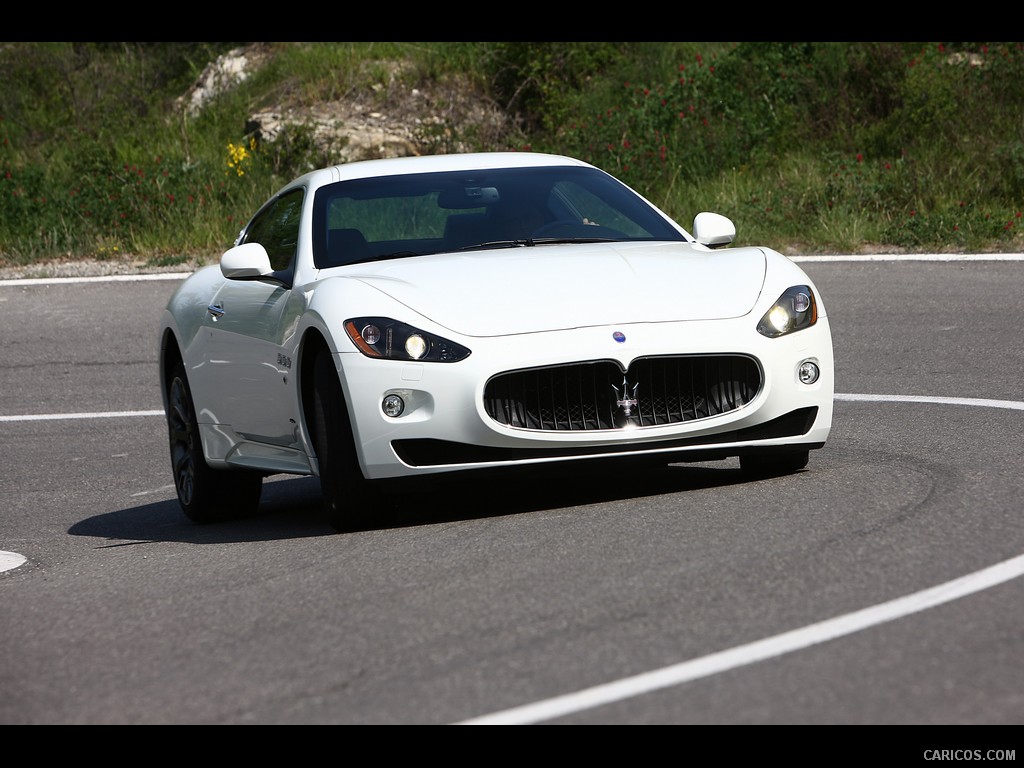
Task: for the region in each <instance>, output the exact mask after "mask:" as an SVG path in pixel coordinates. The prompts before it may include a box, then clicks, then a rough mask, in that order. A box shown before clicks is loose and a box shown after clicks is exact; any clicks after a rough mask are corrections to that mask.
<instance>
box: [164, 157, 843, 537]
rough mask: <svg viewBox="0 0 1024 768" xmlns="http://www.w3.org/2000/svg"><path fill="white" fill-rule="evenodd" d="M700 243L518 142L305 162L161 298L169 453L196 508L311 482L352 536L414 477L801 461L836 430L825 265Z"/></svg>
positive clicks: (573, 166) (207, 511)
mask: <svg viewBox="0 0 1024 768" xmlns="http://www.w3.org/2000/svg"><path fill="white" fill-rule="evenodd" d="M734 237H735V227H734V226H733V223H732V222H731V221H730V220H729V219H727V218H725V217H723V216H720V215H718V214H714V213H700V214H698V215H697V216H696V217H695V219H694V221H693V228H692V234H691V233H690V232H687V231H686V230H685V229H683V228H682V227H681V226H680V225H679V224H677V223H676V222H674V221H673V220H672V219H670V218H669V217H668V216H667V215H666V214H665V213H663V212H662V211H660V210H659V209H658V208H656V207H655V206H654V205H652V204H651V203H650V202H649V201H648V200H646V199H645V198H644V197H642V196H641V195H639V194H637V193H636V192H635V191H633V190H632V189H630V188H629V187H627V186H625V185H624V184H623V183H621V182H620V181H618V180H616V179H615V178H614V177H612V176H611V175H609V174H608V173H606V172H604V171H602V170H600V169H598V168H595V167H594V166H592V165H589V164H587V163H584V162H581V161H579V160H576V159H572V158H568V157H561V156H555V155H546V154H535V153H525V152H508V153H478V154H456V155H440V156H434V157H407V158H398V159H389V160H371V161H365V162H355V163H350V164H347V165H340V166H335V167H332V168H325V169H322V170H318V171H314V172H312V173H309V174H306V175H304V176H302V177H301V178H298V179H296V180H294V181H293V182H291V183H290V184H288V185H286V186H285V187H283V188H282V189H281V190H280V191H279V192H278V193H277V194H275V195H274V196H273V197H272V198H271V199H270V200H269V201H267V203H266V204H265V205H263V207H261V208H260V209H259V211H257V212H256V214H255V216H253V217H252V219H251V220H250V221H249V223H248V224H247V225H246V226H245V228H244V229H243V230H242V231H241V233H240V234H239V237H238V239H237V240H236V241H235V244H234V246H233V247H232V248H231V249H230V250H228V251H227V252H226V253H224V255H223V256H222V258H221V260H220V264H219V265H217V266H209V267H205V268H202V269H200V270H198V271H196V272H195V273H194V274H192V275H190V276H189V277H188V278H187V279H186V280H185V281H184V282H183V283H182V285H181V286H180V288H179V289H178V290H177V291H176V292H175V294H174V295H173V297H172V298H171V299H170V301H169V302H168V305H167V307H166V310H165V311H164V312H163V315H162V319H161V327H160V339H159V356H160V357H159V359H160V383H161V389H162V392H163V398H164V407H165V411H166V414H167V423H168V428H169V435H170V453H171V465H172V470H173V474H174V482H175V486H176V488H177V494H178V499H179V501H180V504H181V507H182V509H183V511H184V513H185V515H186V516H187V517H188V518H190V519H191V520H193V521H196V522H207V521H215V520H224V519H228V518H234V517H238V516H242V515H245V514H250V513H252V512H253V511H254V510H255V509H256V507H257V505H258V504H259V500H260V494H261V486H262V483H263V478H264V477H266V476H268V475H272V474H279V473H287V474H294V475H315V476H317V477H319V481H320V487H321V490H322V492H323V498H324V504H325V507H326V509H327V515H328V519H329V521H330V523H331V525H333V526H334V528H335V529H337V530H352V529H357V528H360V527H365V526H372V525H373V524H374V522H375V517H374V510H375V508H376V507H377V506H378V501H379V495H380V492H381V490H382V486H387V485H389V484H390V485H395V484H397V483H398V481H399V479H400V478H422V477H425V476H437V475H438V474H439V473H454V472H463V471H477V470H483V469H496V470H499V471H500V470H501V469H502V468H510V467H522V466H525V465H540V464H545V463H551V462H580V461H592V460H600V461H602V462H607V461H616V460H622V459H631V458H633V459H635V458H646V459H650V460H653V461H657V462H661V463H665V464H667V463H676V462H698V461H701V462H703V461H711V460H718V459H726V458H729V457H738V459H739V464H740V467H741V468H742V469H743V470H745V471H748V472H751V473H755V474H765V473H778V472H793V471H796V470H799V469H802V468H803V467H805V466H806V465H807V463H808V456H809V451H811V450H812V449H817V448H821V447H822V446H823V445H824V444H825V440H826V438H827V437H828V434H829V430H830V429H831V424H832V402H833V354H832V337H831V331H830V329H829V323H828V317H827V315H826V312H825V307H824V305H823V303H822V299H821V296H820V295H819V293H818V290H817V288H816V287H815V286H814V284H813V283H812V282H811V280H810V278H809V277H808V276H807V275H806V274H805V273H804V272H803V270H801V269H800V267H799V266H797V265H796V264H795V263H793V262H792V261H791V260H790V259H788V258H786V257H785V256H783V255H781V254H779V253H777V252H775V251H772V250H770V249H768V248H760V247H726V246H729V245H730V243H731V242H732V240H733V238H734Z"/></svg>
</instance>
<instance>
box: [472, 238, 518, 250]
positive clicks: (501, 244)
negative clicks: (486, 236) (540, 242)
mask: <svg viewBox="0 0 1024 768" xmlns="http://www.w3.org/2000/svg"><path fill="white" fill-rule="evenodd" d="M534 243H535V241H534V240H531V239H530V238H528V237H527V238H524V239H521V240H488V241H487V242H486V243H475V244H474V245H464V246H462V247H461V248H459V250H460V251H482V250H483V249H484V248H521V247H523V246H528V245H534Z"/></svg>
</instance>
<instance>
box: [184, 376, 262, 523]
mask: <svg viewBox="0 0 1024 768" xmlns="http://www.w3.org/2000/svg"><path fill="white" fill-rule="evenodd" d="M167 432H168V436H169V439H170V448H171V471H172V472H173V474H174V488H175V490H176V491H177V493H178V503H179V504H180V505H181V510H182V512H184V513H185V517H187V518H188V519H189V520H192V521H193V522H196V523H213V522H220V521H223V520H233V519H236V518H239V517H245V516H247V515H251V514H253V513H254V512H255V511H256V508H257V507H258V506H259V503H260V495H261V494H262V492H263V475H261V474H260V473H258V472H251V471H246V470H236V469H213V468H211V467H210V465H209V464H207V463H206V458H205V457H204V456H203V444H202V440H201V439H200V436H199V424H198V422H197V420H196V410H195V404H194V403H193V401H192V392H191V391H190V390H189V386H188V379H187V378H186V377H185V368H184V366H183V365H182V364H181V363H178V364H177V365H175V367H174V369H173V371H172V373H171V380H170V383H169V384H168V386H167Z"/></svg>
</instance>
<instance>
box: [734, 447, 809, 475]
mask: <svg viewBox="0 0 1024 768" xmlns="http://www.w3.org/2000/svg"><path fill="white" fill-rule="evenodd" d="M810 453H811V452H810V451H791V452H779V453H758V454H750V455H748V456H740V469H742V470H743V471H744V472H746V473H747V474H750V475H760V476H770V475H788V474H789V473H791V472H797V471H799V470H801V469H803V468H804V467H806V466H807V462H808V460H809V458H810Z"/></svg>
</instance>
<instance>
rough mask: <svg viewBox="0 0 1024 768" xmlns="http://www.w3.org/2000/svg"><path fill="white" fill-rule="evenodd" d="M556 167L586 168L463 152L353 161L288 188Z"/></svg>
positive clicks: (555, 158) (534, 155)
mask: <svg viewBox="0 0 1024 768" xmlns="http://www.w3.org/2000/svg"><path fill="white" fill-rule="evenodd" d="M556 165H575V166H582V167H587V166H589V165H590V164H589V163H585V162H583V161H582V160H578V159H576V158H573V157H567V156H564V155H553V154H547V153H544V152H466V153H455V154H450V155H423V156H408V157H391V158H383V159H378V160H357V161H355V162H351V163H345V164H343V165H333V166H330V167H328V168H321V169H319V170H316V171H311V172H309V173H307V174H305V175H304V176H301V177H299V178H298V179H295V180H294V181H293V182H292V183H291V184H289V185H288V186H289V187H291V186H295V185H296V184H311V185H312V186H320V185H322V184H327V183H330V182H333V181H347V180H349V179H360V178H366V177H374V176H396V175H400V174H406V173H430V172H433V171H473V170H480V169H484V168H530V167H544V166H556Z"/></svg>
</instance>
